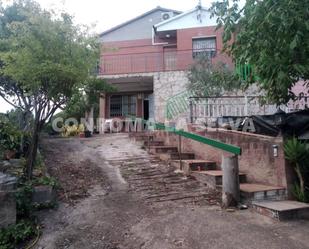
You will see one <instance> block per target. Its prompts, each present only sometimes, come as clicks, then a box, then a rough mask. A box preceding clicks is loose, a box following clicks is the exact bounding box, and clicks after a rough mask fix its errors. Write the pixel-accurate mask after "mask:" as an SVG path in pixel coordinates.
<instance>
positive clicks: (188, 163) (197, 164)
mask: <svg viewBox="0 0 309 249" xmlns="http://www.w3.org/2000/svg"><path fill="white" fill-rule="evenodd" d="M171 165H172V166H173V167H175V168H176V169H179V170H183V171H184V173H185V174H186V175H190V174H191V172H192V171H205V170H216V167H217V164H216V162H214V161H208V160H198V159H189V160H181V166H182V167H181V168H180V160H173V161H172V162H171Z"/></svg>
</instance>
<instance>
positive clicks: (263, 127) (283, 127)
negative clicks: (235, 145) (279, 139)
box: [218, 110, 309, 139]
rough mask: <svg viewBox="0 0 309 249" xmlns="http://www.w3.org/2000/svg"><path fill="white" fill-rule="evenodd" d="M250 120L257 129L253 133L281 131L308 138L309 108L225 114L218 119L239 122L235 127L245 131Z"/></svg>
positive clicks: (264, 133) (277, 133)
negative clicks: (248, 114)
mask: <svg viewBox="0 0 309 249" xmlns="http://www.w3.org/2000/svg"><path fill="white" fill-rule="evenodd" d="M248 120H250V122H252V123H253V125H254V130H255V131H254V132H253V133H256V134H261V135H267V136H274V137H275V136H278V135H279V134H280V133H281V134H282V135H284V136H296V137H299V138H302V139H306V138H307V134H308V133H309V110H302V111H297V112H292V113H285V112H283V111H281V110H280V111H278V112H277V113H275V114H273V115H253V116H249V117H235V116H224V117H221V118H219V119H218V123H219V124H230V123H232V124H237V127H235V126H234V127H233V128H234V129H235V128H236V129H237V130H239V131H243V129H244V128H245V125H246V122H248ZM231 121H232V122H231ZM233 122H234V123H233Z"/></svg>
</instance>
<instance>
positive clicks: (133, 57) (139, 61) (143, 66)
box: [99, 50, 233, 75]
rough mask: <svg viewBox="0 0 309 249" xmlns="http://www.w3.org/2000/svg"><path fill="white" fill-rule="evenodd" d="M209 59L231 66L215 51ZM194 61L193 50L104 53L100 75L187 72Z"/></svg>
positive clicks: (228, 61)
mask: <svg viewBox="0 0 309 249" xmlns="http://www.w3.org/2000/svg"><path fill="white" fill-rule="evenodd" d="M212 56H213V57H210V58H209V59H210V61H211V63H217V62H223V63H226V64H229V65H231V66H233V63H232V60H231V59H230V58H229V57H228V56H227V55H226V54H222V53H221V51H215V53H212ZM195 61H196V53H195V52H194V51H193V50H175V51H166V52H146V53H127V54H121V53H119V52H115V53H106V54H103V55H102V56H101V62H100V72H99V74H100V75H113V74H125V73H148V72H163V71H181V70H187V69H189V68H190V67H191V65H192V64H193V63H194V62H195Z"/></svg>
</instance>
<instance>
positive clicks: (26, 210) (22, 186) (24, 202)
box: [15, 181, 33, 219]
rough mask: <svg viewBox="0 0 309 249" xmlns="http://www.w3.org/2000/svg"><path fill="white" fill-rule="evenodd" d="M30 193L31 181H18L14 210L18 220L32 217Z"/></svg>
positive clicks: (31, 191)
mask: <svg viewBox="0 0 309 249" xmlns="http://www.w3.org/2000/svg"><path fill="white" fill-rule="evenodd" d="M32 193H33V185H32V182H31V181H20V182H19V184H18V190H17V191H16V193H15V198H16V210H17V217H18V218H26V219H27V218H29V217H31V216H32V211H33V207H32V202H31V200H32Z"/></svg>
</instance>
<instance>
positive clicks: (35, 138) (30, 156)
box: [25, 120, 40, 180]
mask: <svg viewBox="0 0 309 249" xmlns="http://www.w3.org/2000/svg"><path fill="white" fill-rule="evenodd" d="M39 132H40V121H39V120H36V121H35V123H34V127H33V132H32V137H31V143H30V146H29V151H28V152H27V156H26V168H25V174H26V176H27V178H28V179H29V180H30V179H31V178H32V173H33V168H34V165H35V159H36V155H37V150H38V143H39Z"/></svg>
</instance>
